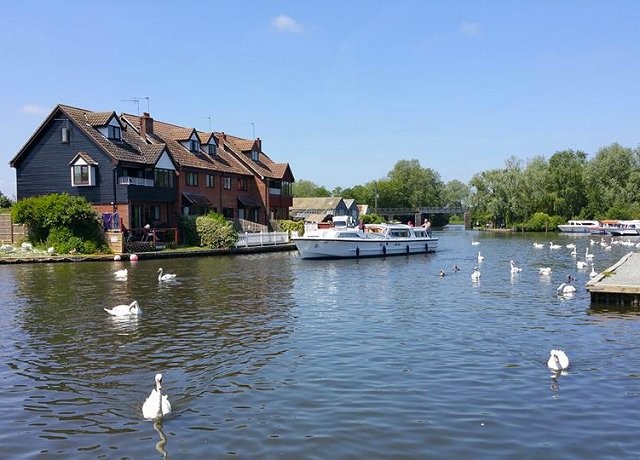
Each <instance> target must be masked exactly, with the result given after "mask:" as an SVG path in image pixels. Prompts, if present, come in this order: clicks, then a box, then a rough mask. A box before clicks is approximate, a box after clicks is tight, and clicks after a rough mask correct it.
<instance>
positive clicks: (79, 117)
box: [58, 104, 150, 164]
mask: <svg viewBox="0 0 640 460" xmlns="http://www.w3.org/2000/svg"><path fill="white" fill-rule="evenodd" d="M58 108H59V109H60V110H61V111H62V112H63V113H64V114H65V115H67V116H68V117H69V118H70V119H71V120H73V122H74V123H75V124H76V125H77V126H78V127H79V128H80V129H81V130H82V131H83V132H84V133H85V134H86V135H87V136H89V138H91V139H92V140H93V141H95V143H96V144H98V145H99V146H100V147H101V148H102V149H103V150H104V151H105V152H106V153H107V154H109V155H111V156H112V157H113V158H115V159H116V160H119V161H131V162H135V163H145V164H149V163H150V161H149V160H148V159H147V158H146V157H145V156H144V155H143V154H142V153H141V152H140V150H139V149H138V148H136V145H135V142H134V143H130V142H131V141H134V139H132V138H131V137H130V136H127V134H128V133H126V132H125V131H123V133H122V134H123V135H122V141H121V142H112V141H111V140H109V139H107V138H106V137H104V136H103V135H102V134H101V133H100V132H99V131H98V130H97V129H95V128H94V127H93V126H104V125H100V124H98V125H92V123H93V122H96V120H102V121H104V123H106V122H108V120H109V118H110V117H111V115H113V112H109V116H108V117H106V118H105V117H104V114H106V113H107V112H100V113H99V115H100V116H98V117H95V119H94V117H93V114H94V112H91V111H89V110H84V109H79V108H77V107H71V106H68V105H62V104H60V105H58ZM89 120H91V121H89ZM102 121H100V122H102ZM136 137H137V136H136Z"/></svg>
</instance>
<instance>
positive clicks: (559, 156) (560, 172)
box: [547, 150, 591, 219]
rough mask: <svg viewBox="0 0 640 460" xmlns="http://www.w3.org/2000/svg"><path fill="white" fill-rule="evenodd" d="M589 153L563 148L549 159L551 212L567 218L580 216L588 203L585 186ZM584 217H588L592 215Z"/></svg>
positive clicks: (549, 208)
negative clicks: (585, 170)
mask: <svg viewBox="0 0 640 460" xmlns="http://www.w3.org/2000/svg"><path fill="white" fill-rule="evenodd" d="M586 158H587V155H586V153H584V152H581V151H573V150H563V151H560V152H556V153H554V154H553V155H552V156H551V158H550V159H549V169H548V175H547V193H548V200H549V207H548V208H547V211H548V212H549V213H550V214H555V215H558V216H562V217H564V218H565V219H571V218H573V217H580V216H581V215H582V214H583V213H582V210H583V208H584V207H585V205H586V204H587V195H586V193H585V187H584V169H585V166H586V163H587V161H586ZM582 217H585V218H588V217H591V216H588V215H587V216H584V215H582Z"/></svg>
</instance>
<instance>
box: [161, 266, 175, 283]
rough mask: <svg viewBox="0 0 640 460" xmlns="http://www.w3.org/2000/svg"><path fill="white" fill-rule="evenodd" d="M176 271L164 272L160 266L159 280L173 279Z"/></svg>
mask: <svg viewBox="0 0 640 460" xmlns="http://www.w3.org/2000/svg"><path fill="white" fill-rule="evenodd" d="M175 277H176V274H175V273H164V274H163V272H162V267H160V268H158V281H171V280H172V279H175Z"/></svg>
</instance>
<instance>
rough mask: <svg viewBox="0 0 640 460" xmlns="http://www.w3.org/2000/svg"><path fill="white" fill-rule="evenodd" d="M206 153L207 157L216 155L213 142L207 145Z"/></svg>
mask: <svg viewBox="0 0 640 460" xmlns="http://www.w3.org/2000/svg"><path fill="white" fill-rule="evenodd" d="M207 152H208V153H209V155H215V154H216V144H215V143H214V142H212V143H211V144H209V145H208V146H207Z"/></svg>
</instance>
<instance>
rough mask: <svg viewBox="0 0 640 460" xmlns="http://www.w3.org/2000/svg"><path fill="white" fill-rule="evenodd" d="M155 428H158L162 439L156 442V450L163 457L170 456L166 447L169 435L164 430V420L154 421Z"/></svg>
mask: <svg viewBox="0 0 640 460" xmlns="http://www.w3.org/2000/svg"><path fill="white" fill-rule="evenodd" d="M153 429H154V430H156V433H158V436H159V437H160V440H159V441H158V442H157V443H156V451H157V452H158V453H159V454H160V457H161V458H168V454H167V450H166V449H165V447H166V445H167V437H166V436H165V434H164V431H162V420H161V419H157V420H155V421H154V422H153Z"/></svg>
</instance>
